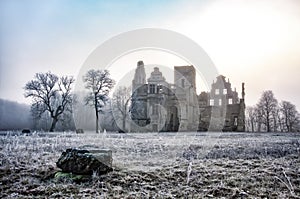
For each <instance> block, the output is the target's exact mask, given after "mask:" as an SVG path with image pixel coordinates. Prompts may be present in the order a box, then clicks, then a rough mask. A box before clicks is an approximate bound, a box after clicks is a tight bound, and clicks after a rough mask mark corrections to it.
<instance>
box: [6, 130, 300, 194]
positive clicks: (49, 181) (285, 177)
mask: <svg viewBox="0 0 300 199" xmlns="http://www.w3.org/2000/svg"><path fill="white" fill-rule="evenodd" d="M67 148H82V149H84V148H108V149H111V150H112V151H113V167H114V171H113V172H111V173H109V174H107V175H103V176H97V175H93V177H92V179H91V180H89V181H87V182H81V183H77V182H72V181H70V180H68V179H65V180H55V179H53V176H54V173H55V172H56V171H58V170H59V169H58V168H57V167H56V164H55V163H56V161H57V159H58V158H59V156H60V155H61V153H62V152H63V151H64V150H65V149H67ZM0 191H1V193H0V198H33V197H35V198H61V197H66V198H82V197H85V198H88V197H90V198H255V197H256V198H300V134H299V133H298V134H297V133H221V132H206V133H198V132H190V133H131V134H118V133H109V132H108V133H101V134H95V133H92V132H90V133H85V134H80V135H79V134H75V133H74V132H68V133H66V132H62V133H42V132H35V133H33V134H32V135H27V136H26V135H20V133H19V132H1V136H0Z"/></svg>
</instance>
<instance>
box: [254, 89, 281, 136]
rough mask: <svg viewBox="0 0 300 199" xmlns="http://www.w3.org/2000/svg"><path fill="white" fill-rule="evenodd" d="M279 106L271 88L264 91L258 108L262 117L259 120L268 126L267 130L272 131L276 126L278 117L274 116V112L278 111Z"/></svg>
mask: <svg viewBox="0 0 300 199" xmlns="http://www.w3.org/2000/svg"><path fill="white" fill-rule="evenodd" d="M277 107H278V102H277V100H276V98H275V97H274V94H273V92H272V91H270V90H268V91H264V92H263V94H262V96H261V98H260V100H259V102H258V104H257V108H258V112H259V118H260V121H259V122H261V123H263V124H264V125H265V126H266V130H267V132H271V129H272V127H274V126H275V125H274V124H275V123H276V122H275V119H276V118H274V112H276V109H277Z"/></svg>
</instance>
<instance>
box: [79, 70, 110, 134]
mask: <svg viewBox="0 0 300 199" xmlns="http://www.w3.org/2000/svg"><path fill="white" fill-rule="evenodd" d="M83 81H84V82H85V88H86V89H88V90H89V93H88V96H87V97H86V98H85V101H86V104H89V105H91V106H93V107H94V109H95V114H96V133H99V113H101V112H102V108H103V107H104V105H105V103H106V101H107V100H108V94H109V92H110V90H111V89H112V88H113V86H114V84H115V82H114V80H112V79H111V78H110V73H109V71H108V70H94V69H91V70H89V71H88V72H87V73H86V74H85V75H84V76H83Z"/></svg>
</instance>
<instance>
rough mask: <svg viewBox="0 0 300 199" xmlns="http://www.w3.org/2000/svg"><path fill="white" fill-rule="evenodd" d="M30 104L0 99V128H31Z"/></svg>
mask: <svg viewBox="0 0 300 199" xmlns="http://www.w3.org/2000/svg"><path fill="white" fill-rule="evenodd" d="M32 125H33V122H32V118H31V114H30V106H29V105H26V104H20V103H17V102H13V101H9V100H4V99H0V130H17V129H24V128H31V127H32Z"/></svg>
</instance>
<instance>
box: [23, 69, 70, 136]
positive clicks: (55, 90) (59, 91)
mask: <svg viewBox="0 0 300 199" xmlns="http://www.w3.org/2000/svg"><path fill="white" fill-rule="evenodd" d="M74 81H75V80H74V78H73V77H67V76H63V77H58V76H56V75H55V74H52V73H51V72H47V73H37V74H35V76H34V79H33V80H31V81H29V82H27V84H26V85H25V87H24V89H25V97H31V98H32V100H33V101H32V105H31V110H32V111H33V112H34V113H35V116H34V117H38V118H40V117H41V116H42V114H43V113H44V112H46V111H48V112H49V114H50V117H51V118H52V123H51V127H50V130H49V131H50V132H53V131H54V129H55V126H56V123H57V122H58V120H59V119H60V116H61V115H62V114H63V113H64V112H65V111H71V105H72V93H71V90H72V84H73V83H74Z"/></svg>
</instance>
